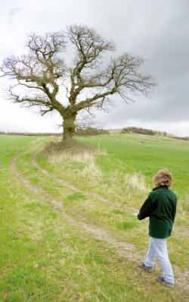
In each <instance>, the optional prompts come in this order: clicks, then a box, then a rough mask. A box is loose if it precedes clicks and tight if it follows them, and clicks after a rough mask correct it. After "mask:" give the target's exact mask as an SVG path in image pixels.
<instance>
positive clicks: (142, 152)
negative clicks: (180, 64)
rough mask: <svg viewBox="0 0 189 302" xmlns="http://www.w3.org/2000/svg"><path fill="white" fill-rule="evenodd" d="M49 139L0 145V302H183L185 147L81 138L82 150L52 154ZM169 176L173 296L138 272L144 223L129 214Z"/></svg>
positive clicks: (187, 271)
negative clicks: (161, 175) (159, 176)
mask: <svg viewBox="0 0 189 302" xmlns="http://www.w3.org/2000/svg"><path fill="white" fill-rule="evenodd" d="M55 139H56V140H57V138H52V137H49V138H47V137H45V138H43V137H40V138H39V137H19V136H17V137H16V136H0V150H1V153H0V211H1V219H0V301H2V302H151V301H153V302H156V301H161V302H169V301H170V302H172V301H173V302H174V301H175V302H184V301H185V302H187V301H189V264H188V263H189V249H188V247H189V142H186V141H181V140H176V139H171V138H165V137H156V136H142V135H130V134H125V135H107V136H106V135H103V136H96V137H81V138H79V140H80V142H82V143H87V144H89V145H91V147H90V148H88V149H87V151H85V152H84V151H82V152H79V151H78V152H76V153H72V152H64V153H58V154H53V153H52V154H50V153H47V152H44V151H43V150H44V146H45V145H46V144H47V143H48V142H50V141H52V140H55ZM162 167H167V168H169V169H170V170H171V171H172V173H173V175H174V190H175V192H176V193H177V195H178V198H179V202H178V211H177V218H176V223H175V230H174V234H173V236H172V237H171V239H170V240H169V241H168V245H169V251H170V258H171V261H172V263H173V266H174V271H175V275H176V286H175V288H174V289H170V288H166V287H163V286H161V285H159V284H157V283H156V277H157V276H158V275H159V273H160V271H159V266H158V265H157V269H156V271H155V272H153V273H152V274H149V273H145V272H142V271H140V269H139V268H138V267H137V264H138V262H139V261H140V260H141V259H143V256H144V254H145V251H146V247H147V242H148V236H147V228H148V221H142V222H141V221H138V220H137V219H136V212H137V211H138V208H139V207H140V205H141V203H142V202H143V200H144V199H145V197H146V195H147V193H148V191H149V190H150V189H151V177H152V175H153V174H154V173H155V172H156V170H157V169H159V168H162Z"/></svg>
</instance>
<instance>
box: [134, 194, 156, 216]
mask: <svg viewBox="0 0 189 302" xmlns="http://www.w3.org/2000/svg"><path fill="white" fill-rule="evenodd" d="M155 207H156V205H155V202H154V200H153V199H152V194H151V193H150V194H149V195H148V198H147V199H146V200H145V202H144V203H143V205H142V207H141V208H140V211H139V213H138V216H137V218H138V219H139V220H142V219H144V218H146V217H149V216H150V214H151V213H152V212H153V211H154V210H155Z"/></svg>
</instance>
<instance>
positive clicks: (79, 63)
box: [1, 26, 153, 142]
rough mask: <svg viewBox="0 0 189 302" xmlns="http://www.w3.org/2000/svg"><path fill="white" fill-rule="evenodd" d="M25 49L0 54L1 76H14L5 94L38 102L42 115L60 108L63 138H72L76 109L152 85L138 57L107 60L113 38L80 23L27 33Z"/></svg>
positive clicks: (99, 104)
mask: <svg viewBox="0 0 189 302" xmlns="http://www.w3.org/2000/svg"><path fill="white" fill-rule="evenodd" d="M70 47H71V48H70ZM27 50H28V52H27V54H26V55H23V56H20V57H15V56H12V57H9V58H7V59H5V60H4V62H3V64H2V66H1V72H2V76H8V77H10V78H11V79H13V80H14V81H15V85H14V86H11V87H10V89H9V92H10V96H11V98H12V99H13V100H14V101H15V102H16V103H21V104H26V105H28V106H29V107H33V106H38V107H39V108H40V112H41V114H42V115H45V114H46V113H48V112H50V111H57V112H59V114H60V115H61V117H62V120H63V141H64V142H67V141H69V140H70V139H71V138H72V137H73V135H74V133H75V122H76V117H77V115H78V114H79V112H80V111H82V110H86V109H87V110H89V109H90V108H94V107H97V108H103V106H104V105H106V104H107V103H108V102H109V101H110V98H111V96H112V95H116V94H117V95H119V96H120V97H121V98H122V99H123V100H124V101H126V102H127V101H129V100H130V95H131V94H132V93H136V92H139V93H142V94H146V93H147V92H148V90H149V89H150V88H151V86H152V85H153V83H152V82H151V78H150V77H149V76H145V75H143V74H141V73H140V71H139V69H140V66H141V64H142V60H141V59H140V58H138V57H134V56H131V55H129V54H127V53H125V54H123V55H121V56H119V57H117V58H115V59H111V58H110V59H109V60H108V61H109V63H106V62H107V59H106V58H105V55H106V54H108V52H110V51H113V50H114V47H113V45H112V43H111V42H107V41H105V40H104V39H103V38H102V37H101V36H99V35H98V34H97V33H96V32H95V31H94V30H92V29H90V28H88V27H85V26H71V27H69V28H68V30H67V31H66V32H60V33H48V34H46V35H45V36H40V35H36V34H32V35H30V36H29V39H28V42H27ZM68 50H70V56H69V64H66V63H65V61H66V57H67V56H68V54H67V53H68ZM73 50H74V51H73ZM71 56H73V60H72V61H71V60H70V57H71ZM70 61H71V62H70ZM20 88H22V89H20ZM64 91H66V93H64Z"/></svg>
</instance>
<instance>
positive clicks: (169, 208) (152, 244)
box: [137, 169, 177, 287]
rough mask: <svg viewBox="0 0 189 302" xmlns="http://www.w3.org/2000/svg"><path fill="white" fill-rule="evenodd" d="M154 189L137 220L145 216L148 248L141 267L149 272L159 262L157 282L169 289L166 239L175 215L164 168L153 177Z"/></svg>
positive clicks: (171, 280) (169, 178) (174, 200)
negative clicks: (159, 274)
mask: <svg viewBox="0 0 189 302" xmlns="http://www.w3.org/2000/svg"><path fill="white" fill-rule="evenodd" d="M153 182H154V189H153V190H152V192H150V193H149V195H148V198H147V199H146V201H145V202H144V204H143V205H142V207H141V209H140V211H139V214H138V216H137V217H138V219H139V220H142V219H144V218H146V217H149V236H150V240H149V248H148V251H147V255H146V258H145V260H144V262H143V263H142V264H141V266H140V267H141V268H143V269H144V270H146V271H151V270H152V269H153V266H154V261H155V258H158V259H159V261H160V265H161V269H162V273H163V274H162V276H160V277H159V278H158V279H157V281H158V282H159V283H161V284H164V285H167V286H170V287H173V286H174V283H175V280H174V273H173V269H172V265H171V263H170V260H169V256H168V251H167V240H166V239H167V237H169V236H170V235H171V232H172V227H173V223H174V219H175V214H176V205H177V197H176V195H175V193H174V192H173V191H171V190H170V188H169V187H170V186H171V182H172V175H171V173H170V172H169V171H168V170H167V169H163V170H159V171H158V172H157V173H156V175H155V176H154V177H153Z"/></svg>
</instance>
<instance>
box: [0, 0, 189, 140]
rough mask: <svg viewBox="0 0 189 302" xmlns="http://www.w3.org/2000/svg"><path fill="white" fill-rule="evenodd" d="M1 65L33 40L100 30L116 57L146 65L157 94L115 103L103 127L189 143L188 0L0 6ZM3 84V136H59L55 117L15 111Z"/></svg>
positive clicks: (13, 0)
mask: <svg viewBox="0 0 189 302" xmlns="http://www.w3.org/2000/svg"><path fill="white" fill-rule="evenodd" d="M0 7H1V10H0V60H2V59H3V58H5V57H7V56H10V55H12V54H22V53H23V51H24V47H25V43H26V37H27V34H28V33H31V32H37V33H44V32H49V31H50V32H52V31H59V30H64V29H65V27H66V26H67V25H71V24H83V25H88V26H89V27H93V28H95V29H96V30H97V31H98V32H99V33H100V34H102V35H103V36H104V37H106V38H107V39H110V40H113V41H114V42H115V45H116V48H117V50H118V51H119V52H129V53H131V54H134V55H139V56H141V57H143V58H144V66H143V70H144V71H145V72H147V73H150V74H151V75H152V76H153V78H154V79H155V81H156V82H157V84H158V85H157V86H156V88H155V89H154V91H153V92H152V93H151V95H150V97H149V98H147V99H146V98H144V97H137V98H136V102H135V103H134V104H129V105H126V104H125V103H121V102H118V101H117V100H115V101H116V106H115V105H114V106H112V107H111V108H110V109H109V113H108V114H107V113H98V114H97V117H96V123H97V124H98V125H99V126H101V127H106V128H118V127H124V126H140V127H147V128H154V129H160V130H164V131H168V132H171V133H175V134H177V135H184V136H186V135H187V136H189V1H188V0H158V1H153V0H64V1H63V0H53V1H52V0H51V1H50V0H6V2H5V1H4V0H0ZM6 86H7V83H5V82H4V81H3V80H1V79H0V104H1V109H0V131H1V130H8V131H46V132H48V131H58V130H60V129H59V128H58V125H59V124H60V122H61V120H60V119H59V117H58V115H56V114H55V115H47V116H44V117H40V115H39V114H38V113H37V112H33V111H32V112H31V111H28V110H27V109H24V108H20V107H19V106H18V105H15V104H12V103H11V102H10V100H8V99H7V97H6Z"/></svg>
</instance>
